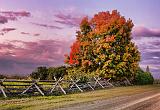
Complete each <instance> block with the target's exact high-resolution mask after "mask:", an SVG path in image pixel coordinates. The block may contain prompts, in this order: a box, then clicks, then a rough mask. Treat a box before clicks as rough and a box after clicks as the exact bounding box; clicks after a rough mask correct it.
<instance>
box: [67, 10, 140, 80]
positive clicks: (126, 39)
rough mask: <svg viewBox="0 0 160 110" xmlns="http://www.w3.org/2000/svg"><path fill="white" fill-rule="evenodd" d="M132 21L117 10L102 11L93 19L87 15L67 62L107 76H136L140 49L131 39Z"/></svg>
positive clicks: (84, 69) (83, 69) (85, 70)
mask: <svg viewBox="0 0 160 110" xmlns="http://www.w3.org/2000/svg"><path fill="white" fill-rule="evenodd" d="M132 27H133V23H132V21H131V20H130V19H129V20H126V19H125V18H124V17H123V16H121V15H120V14H119V12H117V11H116V10H113V11H112V12H111V13H109V12H108V11H107V12H99V13H98V14H95V15H94V17H93V18H91V19H90V20H89V19H88V17H84V18H83V19H82V21H81V24H80V30H79V31H77V35H76V41H75V42H74V43H73V45H72V46H71V51H70V54H69V55H66V60H65V62H66V63H67V64H69V65H71V66H72V67H73V68H82V69H81V70H82V71H84V72H86V73H87V74H88V71H89V72H95V73H96V74H97V75H100V76H103V77H106V78H109V77H110V78H116V79H118V78H120V79H121V78H124V77H128V78H133V77H134V76H135V72H136V70H137V69H138V67H139V64H138V62H139V61H140V53H139V51H138V49H137V47H136V46H135V44H134V43H133V42H131V39H132V37H131V30H132Z"/></svg>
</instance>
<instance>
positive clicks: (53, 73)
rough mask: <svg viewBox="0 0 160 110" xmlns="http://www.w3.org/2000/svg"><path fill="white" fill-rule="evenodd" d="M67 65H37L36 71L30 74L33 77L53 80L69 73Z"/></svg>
mask: <svg viewBox="0 0 160 110" xmlns="http://www.w3.org/2000/svg"><path fill="white" fill-rule="evenodd" d="M66 70H67V67H66V66H59V67H48V68H47V67H37V68H36V69H35V71H33V72H32V73H31V74H30V77H31V78H33V79H41V80H52V79H54V77H56V78H60V77H63V76H64V75H66V74H67V72H66Z"/></svg>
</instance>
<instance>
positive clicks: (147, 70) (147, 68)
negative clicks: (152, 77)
mask: <svg viewBox="0 0 160 110" xmlns="http://www.w3.org/2000/svg"><path fill="white" fill-rule="evenodd" d="M146 72H148V73H150V70H149V66H148V65H147V67H146Z"/></svg>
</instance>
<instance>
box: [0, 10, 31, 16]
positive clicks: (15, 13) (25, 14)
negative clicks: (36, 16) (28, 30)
mask: <svg viewBox="0 0 160 110" xmlns="http://www.w3.org/2000/svg"><path fill="white" fill-rule="evenodd" d="M0 13H1V14H3V15H5V16H7V17H30V16H31V14H30V12H26V11H20V12H14V11H0Z"/></svg>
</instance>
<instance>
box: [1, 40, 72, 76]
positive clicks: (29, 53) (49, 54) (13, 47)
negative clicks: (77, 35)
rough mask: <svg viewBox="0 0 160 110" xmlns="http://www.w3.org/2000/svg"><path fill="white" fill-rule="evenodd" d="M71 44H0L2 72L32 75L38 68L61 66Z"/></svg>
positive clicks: (50, 41)
mask: <svg viewBox="0 0 160 110" xmlns="http://www.w3.org/2000/svg"><path fill="white" fill-rule="evenodd" d="M69 46H70V42H67V41H56V40H40V41H37V42H24V41H18V40H15V41H11V42H8V43H1V44H0V62H1V63H0V72H1V73H2V72H3V73H4V72H5V73H30V72H31V71H32V70H33V69H34V68H36V67H37V66H54V65H61V64H63V61H64V54H65V53H67V51H68V50H69Z"/></svg>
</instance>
